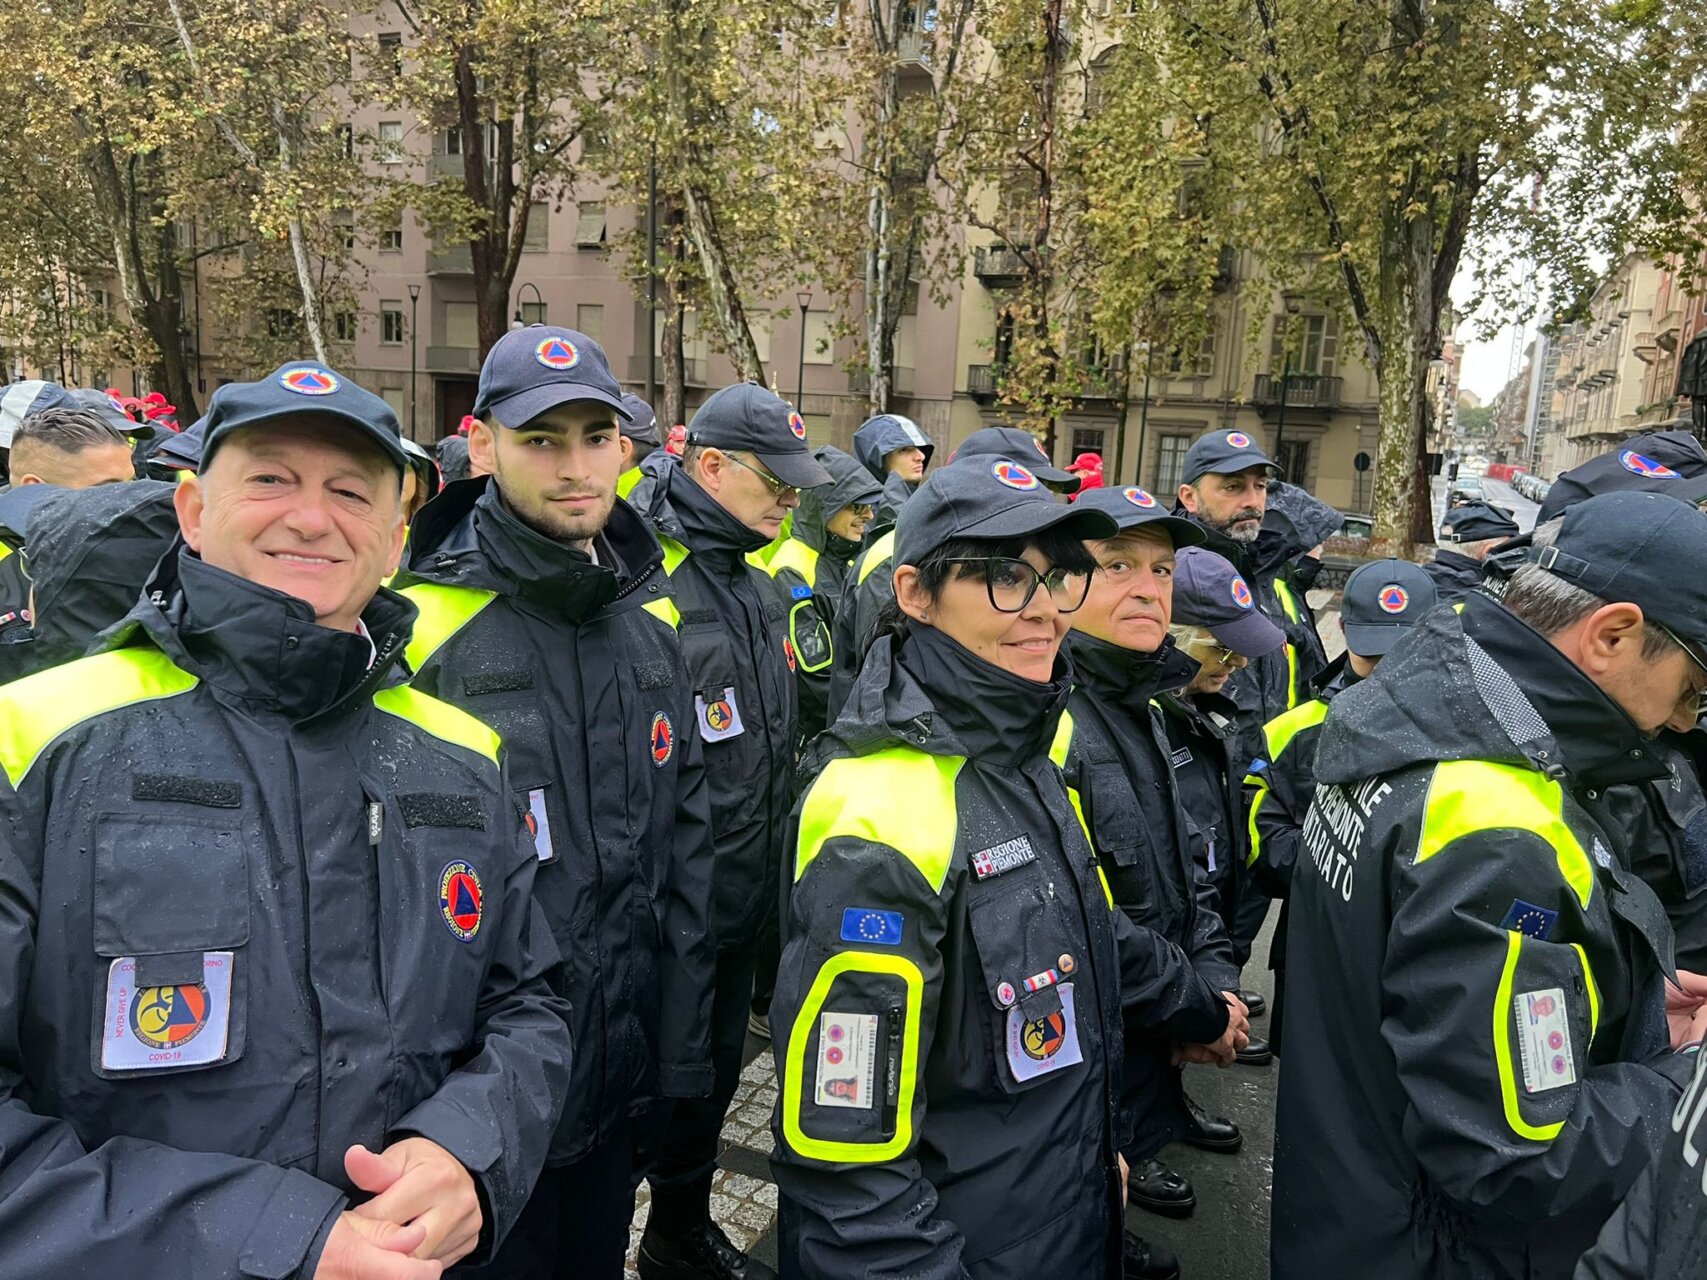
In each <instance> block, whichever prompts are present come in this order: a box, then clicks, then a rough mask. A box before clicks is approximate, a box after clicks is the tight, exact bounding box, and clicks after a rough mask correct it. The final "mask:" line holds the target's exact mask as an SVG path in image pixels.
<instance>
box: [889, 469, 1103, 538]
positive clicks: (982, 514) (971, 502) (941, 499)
mask: <svg viewBox="0 0 1707 1280" xmlns="http://www.w3.org/2000/svg"><path fill="white" fill-rule="evenodd" d="M1046 529H1060V530H1061V531H1062V532H1064V533H1067V534H1069V535H1070V536H1072V537H1076V538H1112V537H1113V536H1114V535H1115V534H1116V533H1118V532H1120V526H1119V525H1117V524H1116V523H1115V522H1114V518H1113V517H1112V516H1110V515H1109V514H1108V513H1107V512H1105V511H1099V510H1097V509H1096V508H1095V507H1086V506H1083V505H1075V504H1069V503H1065V502H1061V501H1059V500H1058V499H1057V498H1056V496H1055V495H1054V494H1053V493H1051V492H1050V491H1049V489H1048V488H1047V487H1046V486H1045V485H1044V483H1043V481H1042V480H1041V479H1039V478H1038V476H1037V475H1036V473H1035V472H1033V471H1032V470H1031V468H1030V467H1029V466H1027V465H1026V464H1024V463H1020V462H1014V461H1011V460H1010V459H1007V458H961V459H960V460H958V461H956V462H954V463H952V464H950V465H949V466H946V467H944V468H943V469H942V470H940V471H938V472H936V473H935V474H934V475H932V476H931V477H930V478H929V479H927V480H926V481H925V482H924V483H923V484H922V485H920V486H919V489H918V492H916V493H915V494H914V495H913V496H912V497H911V498H910V499H909V500H908V501H907V504H906V505H905V506H904V507H902V508H901V514H900V516H899V517H897V519H896V521H895V563H896V564H918V563H919V561H920V560H922V559H924V557H925V556H926V555H928V554H929V553H930V552H931V550H932V549H933V548H935V547H940V546H941V545H942V544H943V543H945V542H947V541H948V540H949V539H950V538H1024V537H1030V536H1031V535H1033V534H1038V533H1042V532H1043V531H1044V530H1046Z"/></svg>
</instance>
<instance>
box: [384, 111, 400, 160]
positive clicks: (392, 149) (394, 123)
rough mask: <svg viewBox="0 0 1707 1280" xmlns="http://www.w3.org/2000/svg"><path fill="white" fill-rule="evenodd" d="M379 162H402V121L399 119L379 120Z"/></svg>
mask: <svg viewBox="0 0 1707 1280" xmlns="http://www.w3.org/2000/svg"><path fill="white" fill-rule="evenodd" d="M379 162H380V163H381V164H402V163H403V122H402V121H401V120H381V121H380V122H379Z"/></svg>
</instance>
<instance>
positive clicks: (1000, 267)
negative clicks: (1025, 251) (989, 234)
mask: <svg viewBox="0 0 1707 1280" xmlns="http://www.w3.org/2000/svg"><path fill="white" fill-rule="evenodd" d="M1025 269H1026V268H1025V260H1024V259H1023V258H1021V257H1020V256H1019V254H1018V253H1016V252H1015V251H1014V250H1012V249H1010V248H1009V247H1008V246H1007V245H1005V244H990V245H983V246H981V247H980V248H979V249H978V252H977V254H976V255H975V257H974V259H973V263H972V271H973V274H974V275H976V276H977V277H978V278H979V279H980V280H982V281H983V282H984V283H985V284H986V285H1004V284H1017V283H1018V282H1019V281H1020V280H1021V279H1023V278H1024V276H1025Z"/></svg>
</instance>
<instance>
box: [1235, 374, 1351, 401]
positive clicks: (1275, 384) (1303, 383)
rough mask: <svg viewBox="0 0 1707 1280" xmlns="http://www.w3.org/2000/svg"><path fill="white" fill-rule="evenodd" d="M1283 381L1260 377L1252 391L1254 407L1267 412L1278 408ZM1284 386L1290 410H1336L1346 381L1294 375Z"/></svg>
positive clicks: (1316, 375) (1317, 375) (1270, 377)
mask: <svg viewBox="0 0 1707 1280" xmlns="http://www.w3.org/2000/svg"><path fill="white" fill-rule="evenodd" d="M1281 381H1282V379H1280V378H1277V377H1275V376H1274V375H1273V374H1268V373H1259V374H1257V381H1256V386H1255V387H1254V388H1252V390H1251V401H1252V403H1253V404H1256V405H1258V406H1261V407H1264V408H1271V407H1274V406H1277V405H1279V404H1280V384H1281ZM1285 382H1286V407H1287V408H1288V409H1333V408H1336V407H1338V405H1339V402H1340V391H1341V389H1342V387H1343V384H1344V379H1343V378H1335V377H1324V376H1323V375H1321V374H1316V373H1293V374H1288V375H1287V376H1286V378H1285Z"/></svg>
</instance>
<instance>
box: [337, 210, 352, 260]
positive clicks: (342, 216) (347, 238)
mask: <svg viewBox="0 0 1707 1280" xmlns="http://www.w3.org/2000/svg"><path fill="white" fill-rule="evenodd" d="M335 221H336V222H337V225H338V241H339V243H340V244H342V245H343V246H344V251H345V252H346V253H347V252H349V251H350V250H351V249H354V248H355V247H356V215H355V214H353V213H351V212H350V211H349V210H348V209H340V210H338V212H337V215H336V217H335Z"/></svg>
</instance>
